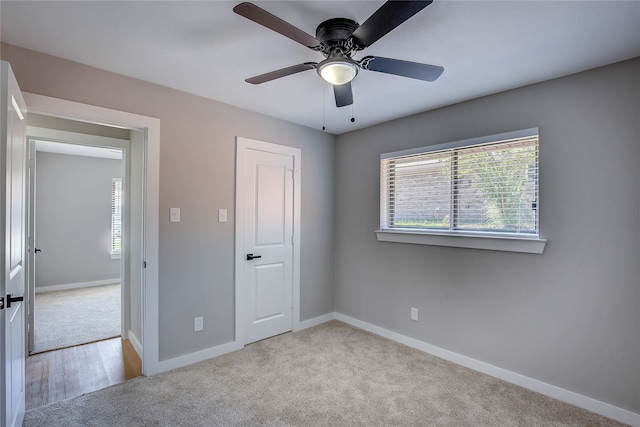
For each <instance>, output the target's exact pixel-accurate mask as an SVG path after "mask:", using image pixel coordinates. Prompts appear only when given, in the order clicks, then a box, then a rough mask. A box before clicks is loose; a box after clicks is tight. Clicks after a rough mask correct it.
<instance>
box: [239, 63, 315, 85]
mask: <svg viewBox="0 0 640 427" xmlns="http://www.w3.org/2000/svg"><path fill="white" fill-rule="evenodd" d="M316 65H318V64H316V63H315V62H305V63H304V64H298V65H292V66H291V67H287V68H282V69H280V70H276V71H271V72H270V73H264V74H260V75H259V76H255V77H251V78H248V79H246V80H245V82H247V83H251V84H254V85H259V84H260V83H266V82H269V81H271V80H275V79H279V78H280V77H286V76H290V75H291V74H296V73H299V72H301V71H306V70H313V69H314V68H316Z"/></svg>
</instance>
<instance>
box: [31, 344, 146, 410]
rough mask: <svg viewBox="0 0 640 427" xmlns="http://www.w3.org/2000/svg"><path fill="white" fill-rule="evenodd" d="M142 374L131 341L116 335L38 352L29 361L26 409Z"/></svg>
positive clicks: (68, 397) (140, 364) (138, 359)
mask: <svg viewBox="0 0 640 427" xmlns="http://www.w3.org/2000/svg"><path fill="white" fill-rule="evenodd" d="M141 375H142V362H141V361H140V358H139V357H138V354H137V353H136V351H135V350H134V349H133V346H132V345H131V343H130V342H129V340H123V339H121V338H113V339H109V340H104V341H98V342H95V343H91V344H85V345H80V346H76V347H69V348H65V349H62V350H54V351H49V352H46V353H40V354H35V355H33V356H29V357H28V358H27V364H26V409H27V410H29V409H33V408H38V407H40V406H44V405H49V404H51V403H55V402H58V401H60V400H65V399H70V398H72V397H75V396H79V395H81V394H84V393H89V392H92V391H96V390H100V389H102V388H105V387H108V386H110V385H113V384H119V383H122V382H125V381H127V380H130V379H131V378H135V377H139V376H141Z"/></svg>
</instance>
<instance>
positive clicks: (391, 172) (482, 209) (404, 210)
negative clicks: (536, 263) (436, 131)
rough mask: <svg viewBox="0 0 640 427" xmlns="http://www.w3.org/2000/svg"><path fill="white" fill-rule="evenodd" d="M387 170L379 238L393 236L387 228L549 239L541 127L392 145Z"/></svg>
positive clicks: (383, 168) (383, 165)
mask: <svg viewBox="0 0 640 427" xmlns="http://www.w3.org/2000/svg"><path fill="white" fill-rule="evenodd" d="M380 178H381V182H380V230H379V231H378V236H379V240H386V241H389V240H388V239H389V237H388V236H386V237H383V238H380V236H381V233H382V234H384V233H385V232H386V233H394V232H396V233H400V234H423V235H427V234H436V235H441V236H442V235H447V236H466V237H491V238H496V237H498V238H499V237H502V238H510V239H522V240H525V239H527V240H532V239H538V240H543V239H539V222H538V218H539V215H538V212H539V187H538V129H537V128H534V129H527V130H524V131H517V132H509V133H506V134H500V135H492V136H488V137H482V138H474V139H471V140H465V141H458V142H452V143H447V144H440V145H437V146H432V147H423V148H418V149H413V150H406V151H401V152H394V153H386V154H383V155H381V159H380ZM410 240H412V241H411V242H410V243H418V242H417V241H416V240H415V238H412V239H410ZM391 241H397V240H391ZM492 244H495V242H493V243H492ZM473 245H478V242H475V243H474V244H473ZM447 246H461V245H460V243H459V242H458V243H449V244H447ZM462 246H463V247H475V246H468V245H466V244H463V245H462ZM542 247H544V245H543V246H542ZM487 249H493V248H487ZM525 252H528V250H527V251H525Z"/></svg>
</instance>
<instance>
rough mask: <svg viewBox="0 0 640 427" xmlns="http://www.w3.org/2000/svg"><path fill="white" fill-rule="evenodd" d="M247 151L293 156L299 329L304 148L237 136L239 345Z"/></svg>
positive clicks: (295, 323)
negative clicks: (301, 195)
mask: <svg viewBox="0 0 640 427" xmlns="http://www.w3.org/2000/svg"><path fill="white" fill-rule="evenodd" d="M246 150H258V151H265V152H270V153H278V154H283V155H289V156H292V157H293V168H294V171H293V176H294V184H293V263H292V268H293V300H292V301H293V313H292V314H293V316H292V325H291V328H292V331H294V332H295V331H298V330H300V329H301V328H300V234H301V233H300V231H301V227H300V194H301V191H300V188H301V179H300V177H301V175H302V163H301V161H302V150H301V149H300V148H295V147H290V146H286V145H280V144H273V143H270V142H264V141H258V140H255V139H249V138H244V137H241V136H238V137H236V188H235V201H236V212H235V235H236V236H235V238H236V245H235V246H236V247H235V297H236V298H235V300H236V304H235V311H236V317H235V323H236V325H235V341H236V343H237V344H239V346H240V348H242V347H243V346H244V343H245V317H244V314H245V308H244V305H245V303H246V298H245V295H244V263H245V258H244V257H245V249H244V236H245V234H244V227H243V226H242V224H244V217H245V209H244V199H243V197H244V188H245V186H244V183H245V178H246V177H245V176H244V161H245V151H246Z"/></svg>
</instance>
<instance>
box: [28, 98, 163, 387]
mask: <svg viewBox="0 0 640 427" xmlns="http://www.w3.org/2000/svg"><path fill="white" fill-rule="evenodd" d="M24 98H25V101H26V103H27V106H28V107H29V111H30V112H33V113H38V114H45V115H49V116H55V117H62V118H67V119H72V120H78V121H84V122H88V123H95V124H101V125H110V126H119V127H124V128H127V129H139V130H143V131H144V132H145V135H146V147H145V149H146V150H145V152H146V153H145V154H146V156H145V181H146V182H145V184H146V185H145V193H144V206H145V209H144V210H145V215H144V259H145V262H146V268H145V269H144V277H143V286H142V293H143V295H142V325H143V327H142V373H143V374H144V375H153V374H156V373H159V372H161V366H160V355H159V326H158V323H159V322H158V314H159V313H158V233H159V181H160V180H159V177H160V119H157V118H153V117H147V116H141V115H138V114H133V113H127V112H124V111H118V110H112V109H108V108H102V107H96V106H94V105H88V104H81V103H78V102H73V101H67V100H63V99H57V98H51V97H48V96H43V95H37V94H32V93H24Z"/></svg>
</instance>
